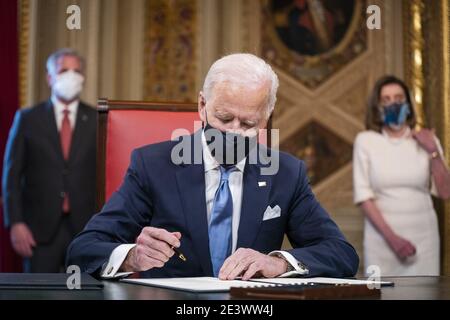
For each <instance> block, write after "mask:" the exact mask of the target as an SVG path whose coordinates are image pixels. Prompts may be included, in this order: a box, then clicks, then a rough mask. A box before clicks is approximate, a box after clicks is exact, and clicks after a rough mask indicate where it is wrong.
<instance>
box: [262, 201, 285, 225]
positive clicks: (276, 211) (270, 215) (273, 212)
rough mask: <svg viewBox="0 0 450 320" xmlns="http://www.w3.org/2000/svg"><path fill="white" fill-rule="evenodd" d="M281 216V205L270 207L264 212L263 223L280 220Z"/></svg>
mask: <svg viewBox="0 0 450 320" xmlns="http://www.w3.org/2000/svg"><path fill="white" fill-rule="evenodd" d="M279 216H281V208H280V206H279V205H276V206H275V207H273V208H271V207H270V206H268V207H267V209H266V211H264V216H263V221H266V220H270V219H274V218H278V217H279Z"/></svg>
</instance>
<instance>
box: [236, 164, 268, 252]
mask: <svg viewBox="0 0 450 320" xmlns="http://www.w3.org/2000/svg"><path fill="white" fill-rule="evenodd" d="M260 169H261V168H260V166H259V165H257V164H249V163H248V161H247V164H246V166H245V170H244V177H243V191H242V206H241V218H240V220H239V230H238V239H237V246H236V248H240V247H243V248H250V247H251V246H252V245H253V243H254V242H255V238H256V236H257V234H258V231H259V227H260V226H261V222H262V219H263V214H264V211H265V210H266V208H267V206H268V205H269V193H270V188H271V180H270V179H269V176H262V175H260ZM263 181H264V182H265V183H266V185H265V186H259V183H258V182H263Z"/></svg>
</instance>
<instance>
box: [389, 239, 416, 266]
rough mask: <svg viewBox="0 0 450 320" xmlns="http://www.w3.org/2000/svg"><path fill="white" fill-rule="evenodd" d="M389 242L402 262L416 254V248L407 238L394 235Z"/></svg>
mask: <svg viewBox="0 0 450 320" xmlns="http://www.w3.org/2000/svg"><path fill="white" fill-rule="evenodd" d="M387 240H388V243H389V246H390V247H391V249H392V250H393V251H394V253H395V254H396V255H397V257H398V258H399V259H400V260H402V261H404V260H406V259H407V258H409V257H411V256H413V255H415V254H416V247H415V246H414V245H413V244H412V243H411V242H410V241H408V240H406V239H405V238H402V237H400V236H398V235H392V236H391V237H389V239H387Z"/></svg>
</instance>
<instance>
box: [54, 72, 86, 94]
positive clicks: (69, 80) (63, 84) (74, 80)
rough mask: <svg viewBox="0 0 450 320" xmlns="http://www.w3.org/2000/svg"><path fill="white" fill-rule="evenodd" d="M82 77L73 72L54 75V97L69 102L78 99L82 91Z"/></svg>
mask: <svg viewBox="0 0 450 320" xmlns="http://www.w3.org/2000/svg"><path fill="white" fill-rule="evenodd" d="M83 82H84V77H83V76H82V75H81V74H79V73H78V72H75V71H73V70H68V71H66V72H63V73H60V74H58V75H56V77H55V82H54V83H53V86H52V91H53V93H54V94H55V95H56V97H58V98H61V99H64V100H66V101H70V100H72V99H74V98H76V97H78V96H79V95H80V93H81V90H82V89H83Z"/></svg>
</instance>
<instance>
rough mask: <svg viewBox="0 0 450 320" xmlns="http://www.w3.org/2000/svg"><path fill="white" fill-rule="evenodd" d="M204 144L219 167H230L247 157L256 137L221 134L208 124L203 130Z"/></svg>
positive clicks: (255, 142) (254, 144) (228, 133)
mask: <svg viewBox="0 0 450 320" xmlns="http://www.w3.org/2000/svg"><path fill="white" fill-rule="evenodd" d="M203 130H204V132H205V138H206V143H207V144H208V147H209V148H210V150H211V154H212V155H213V156H214V158H215V159H216V160H217V162H218V163H219V164H220V165H223V166H232V165H236V164H237V163H239V162H240V161H241V160H242V159H244V158H245V157H247V156H248V154H249V153H250V150H252V149H253V148H254V147H255V146H256V144H257V137H256V135H255V136H254V137H244V136H242V135H240V134H237V133H230V132H222V131H220V130H218V129H216V128H214V127H212V126H211V125H210V124H209V123H208V122H207V123H206V126H205V128H204V129H203Z"/></svg>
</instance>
